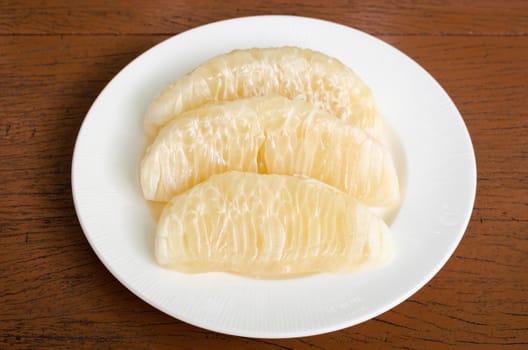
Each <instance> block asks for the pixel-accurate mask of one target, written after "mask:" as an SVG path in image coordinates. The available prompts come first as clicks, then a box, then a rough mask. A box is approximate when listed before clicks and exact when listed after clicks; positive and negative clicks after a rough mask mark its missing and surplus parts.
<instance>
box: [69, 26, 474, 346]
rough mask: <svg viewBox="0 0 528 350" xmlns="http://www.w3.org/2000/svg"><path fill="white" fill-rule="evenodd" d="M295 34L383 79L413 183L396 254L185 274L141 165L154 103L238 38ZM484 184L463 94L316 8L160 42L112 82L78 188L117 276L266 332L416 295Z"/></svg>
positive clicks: (161, 302)
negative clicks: (359, 261)
mask: <svg viewBox="0 0 528 350" xmlns="http://www.w3.org/2000/svg"><path fill="white" fill-rule="evenodd" d="M281 45H293V46H300V47H308V48H311V49H314V50H318V51H321V52H324V53H326V54H328V55H330V56H334V57H336V58H338V59H340V60H341V61H343V62H344V63H345V64H347V65H348V66H349V67H351V68H352V69H353V70H354V71H356V73H358V75H359V76H360V77H361V78H362V79H363V80H364V81H365V82H366V83H367V84H368V85H369V86H370V87H371V88H372V90H373V92H374V95H375V98H376V100H377V102H378V105H379V107H380V109H381V110H382V112H383V114H384V115H385V116H386V118H387V120H388V122H389V123H390V124H391V125H392V127H393V129H394V132H395V134H396V135H397V137H398V139H399V141H400V152H401V154H400V156H399V157H398V161H399V164H400V171H401V172H403V173H404V175H405V183H406V188H405V189H404V196H405V197H404V200H403V203H402V206H401V209H400V211H399V213H398V215H397V217H396V218H395V219H394V221H393V222H392V224H391V227H392V230H393V232H394V236H395V240H396V258H395V259H394V261H393V262H392V263H391V264H390V265H389V266H387V267H385V268H382V269H379V270H369V271H364V272H359V273H353V274H347V275H330V274H328V275H327V274H322V275H315V276H310V277H305V278H297V279H289V280H255V279H249V278H244V277H239V276H235V275H229V274H221V273H214V274H201V275H185V274H181V273H177V272H173V271H168V270H165V269H162V268H160V267H159V266H158V265H157V264H156V262H155V260H154V257H153V235H152V234H153V231H154V225H155V223H154V221H153V220H152V218H151V215H150V212H149V210H148V208H147V206H146V205H145V202H144V201H143V199H142V197H141V194H140V189H139V185H138V180H137V164H138V160H139V158H140V155H141V152H142V149H143V146H144V139H143V129H142V126H143V124H142V123H143V114H144V111H145V108H146V106H147V104H148V102H149V101H150V100H151V99H152V98H153V97H154V96H155V95H156V94H157V93H159V91H160V90H161V89H162V88H163V87H164V86H165V85H166V84H168V83H169V82H170V81H172V80H174V79H176V78H178V77H180V76H182V75H183V74H184V73H186V72H188V71H189V70H191V69H192V68H194V67H196V66H197V65H198V64H200V63H202V62H204V61H206V60H207V59H209V58H211V57H213V56H216V55H218V54H222V53H225V52H228V51H230V50H233V49H235V48H236V49H242V48H250V47H269V46H281ZM475 186H476V166H475V156H474V153H473V147H472V144H471V140H470V137H469V134H468V132H467V130H466V127H465V125H464V122H463V120H462V117H461V116H460V114H459V112H458V111H457V109H456V107H455V105H454V104H453V102H452V101H451V99H450V98H449V96H448V95H447V94H446V93H445V91H444V90H443V89H442V88H441V87H440V85H439V84H438V83H437V82H436V81H435V80H434V79H433V78H432V77H431V76H430V75H429V74H428V73H427V72H426V71H425V70H424V69H422V68H421V67H420V66H419V65H418V64H416V63H415V62H414V61H413V60H411V59H410V58H408V57H407V56H406V55H404V54H403V53H401V52H400V51H398V50H396V49H395V48H393V47H392V46H390V45H388V44H386V43H384V42H382V41H380V40H378V39H376V38H374V37H372V36H370V35H367V34H365V33H363V32H360V31H358V30H355V29H352V28H349V27H345V26H342V25H338V24H335V23H330V22H325V21H321V20H316V19H309V18H301V17H290V16H260V17H247V18H239V19H232V20H227V21H222V22H217V23H213V24H209V25H206V26H202V27H199V28H196V29H193V30H190V31H187V32H185V33H182V34H180V35H177V36H175V37H173V38H170V39H169V40H166V41H164V42H163V43H161V44H159V45H157V46H155V47H153V48H152V49H150V50H149V51H147V52H145V53H144V54H143V55H141V56H139V57H138V58H137V59H135V60H134V61H133V62H131V63H130V64H129V65H128V66H127V67H125V68H124V69H123V70H122V71H121V72H120V73H119V74H118V75H117V76H116V77H115V78H114V79H113V80H112V81H111V82H110V83H109V84H108V86H106V88H105V89H104V90H103V91H102V92H101V94H100V95H99V97H98V98H97V100H96V101H95V102H94V104H93V106H92V108H91V109H90V111H89V112H88V114H87V115H86V119H85V120H84V123H83V125H82V127H81V130H80V132H79V135H78V138H77V143H76V146H75V151H74V155H73V164H72V189H73V197H74V202H75V207H76V210H77V215H78V216H79V221H80V223H81V226H82V228H83V230H84V233H85V234H86V237H87V239H88V241H89V242H90V244H91V245H92V248H93V249H94V250H95V252H96V253H97V255H98V256H99V258H100V259H101V261H102V262H103V263H104V264H105V266H106V267H107V268H108V269H109V270H110V271H111V272H112V274H113V275H114V276H115V277H116V278H117V279H118V280H119V281H121V283H123V284H124V285H125V286H126V287H127V288H128V289H130V290H131V291H132V292H134V293H135V294H136V295H137V296H139V297H140V298H141V299H143V300H145V301H146V302H147V303H149V304H151V305H153V306H154V307H156V308H158V309H159V310H161V311H163V312H166V313H167V314H169V315H172V316H173V317H176V318H178V319H180V320H182V321H185V322H188V323H191V324H194V325H197V326H200V327H203V328H207V329H211V330H214V331H218V332H222V333H228V334H234V335H241V336H249V337H263V338H283V337H298V336H307V335H313V334H319V333H324V332H329V331H334V330H338V329H342V328H345V327H349V326H352V325H355V324H358V323H360V322H363V321H365V320H368V319H370V318H372V317H375V316H377V315H379V314H381V313H383V312H385V311H387V310H389V309H390V308H392V307H394V306H395V305H397V304H398V303H400V302H402V301H403V300H405V299H406V298H408V297H409V296H410V295H412V294H413V293H415V292H416V291H417V290H418V289H419V288H421V287H422V286H423V285H424V284H425V283H427V282H428V281H429V280H430V279H431V278H432V277H433V275H434V274H435V273H437V272H438V270H439V269H440V268H441V267H442V266H443V265H444V263H445V262H446V261H447V259H448V258H449V256H450V255H451V254H452V253H453V251H454V249H455V247H456V246H457V244H458V243H459V241H460V239H461V238H462V235H463V234H464V231H465V228H466V226H467V223H468V220H469V218H470V214H471V211H472V207H473V201H474V197H475Z"/></svg>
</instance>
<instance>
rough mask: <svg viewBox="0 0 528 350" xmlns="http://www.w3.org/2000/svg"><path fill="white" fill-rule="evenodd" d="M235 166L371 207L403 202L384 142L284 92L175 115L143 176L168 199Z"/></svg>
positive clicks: (150, 191) (146, 185) (152, 191)
mask: <svg viewBox="0 0 528 350" xmlns="http://www.w3.org/2000/svg"><path fill="white" fill-rule="evenodd" d="M229 170H239V171H246V172H259V173H274V174H283V175H300V176H307V177H311V178H314V179H317V180H320V181H322V182H324V183H326V184H329V185H331V186H334V187H337V188H338V189H340V190H342V191H344V192H347V193H349V194H351V195H353V196H355V197H357V199H358V200H360V201H361V202H363V203H364V204H367V205H370V206H381V207H387V206H392V205H394V204H397V203H398V202H399V184H398V177H397V174H396V170H395V167H394V164H393V161H392V157H391V154H390V152H389V151H388V150H387V148H386V147H385V146H384V145H382V144H381V143H379V142H378V141H377V140H376V139H374V138H372V137H371V136H369V135H368V134H367V133H365V132H364V131H363V130H362V129H360V128H358V127H355V126H353V125H351V124H349V123H347V122H345V121H343V120H341V119H338V118H337V117H335V116H333V115H331V114H329V113H327V112H325V111H323V110H321V109H319V108H317V107H315V106H313V105H312V104H310V103H307V102H304V101H300V100H289V99H287V98H284V97H281V96H273V97H270V96H266V97H253V98H247V99H240V100H236V101H231V102H224V103H216V104H210V105H205V106H203V107H201V108H198V109H195V110H192V111H189V112H187V113H184V114H182V115H181V116H180V117H178V118H175V119H174V120H173V121H171V122H170V123H169V124H167V125H166V126H165V127H164V128H163V129H162V130H161V131H160V133H159V135H158V136H157V138H156V139H155V140H154V142H153V143H152V145H151V146H149V147H148V148H147V150H146V152H145V155H144V157H143V159H142V161H141V166H140V180H141V186H142V189H143V194H144V196H145V198H146V199H148V200H155V201H167V200H169V199H170V198H172V197H173V196H174V195H176V194H179V193H181V192H183V191H185V190H187V189H189V188H191V187H192V186H194V185H196V184H198V183H200V182H202V181H204V180H206V179H207V178H209V177H210V176H211V175H214V174H219V173H222V172H225V171H229Z"/></svg>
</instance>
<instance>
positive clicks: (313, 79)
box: [145, 47, 381, 138]
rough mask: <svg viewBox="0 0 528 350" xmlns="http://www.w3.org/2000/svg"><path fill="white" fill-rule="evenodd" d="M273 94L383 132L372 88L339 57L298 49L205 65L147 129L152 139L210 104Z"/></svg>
mask: <svg viewBox="0 0 528 350" xmlns="http://www.w3.org/2000/svg"><path fill="white" fill-rule="evenodd" d="M270 94H278V95H282V96H285V97H288V98H292V99H293V98H295V99H302V100H305V101H308V102H310V103H313V104H316V105H319V106H320V107H321V108H323V109H325V110H327V111H328V112H330V113H332V114H334V115H336V116H337V117H339V118H341V119H343V120H345V121H348V122H350V123H351V124H353V125H356V126H359V127H361V128H363V129H365V130H366V131H367V132H369V133H370V134H371V135H373V136H374V137H379V136H380V134H381V125H380V120H379V116H378V112H377V110H376V106H375V103H374V98H373V96H372V93H371V91H370V89H369V88H368V86H366V85H365V84H364V83H363V82H362V81H361V79H360V78H359V77H358V76H357V75H356V74H355V73H354V72H353V71H352V70H351V69H349V68H348V67H346V66H345V65H344V64H343V63H341V62H340V61H338V60H337V59H335V58H332V57H329V56H327V55H324V54H322V53H320V52H317V51H313V50H309V49H300V48H295V47H279V48H254V49H248V50H236V51H233V52H230V53H228V54H224V55H221V56H218V57H216V58H213V59H211V60H210V61H208V62H206V63H204V64H202V65H201V66H199V67H198V68H196V69H195V70H193V71H192V72H191V73H189V74H187V75H185V76H184V77H182V78H181V79H179V80H177V81H175V82H174V83H173V84H171V85H170V86H168V87H167V88H166V89H165V90H164V91H163V92H162V93H161V94H160V95H159V96H158V97H157V98H155V99H154V101H153V102H152V103H151V105H150V106H149V109H148V111H147V114H146V116H145V131H146V134H147V136H148V137H149V138H152V137H153V136H155V135H156V134H157V132H158V131H159V129H160V128H161V127H162V126H164V125H165V124H167V123H168V122H169V121H170V120H171V119H172V118H174V117H177V116H178V115H180V114H181V113H183V112H186V111H188V110H191V109H194V108H197V107H199V106H202V105H203V104H206V103H209V102H215V101H228V100H235V99H238V98H243V97H252V96H264V95H270Z"/></svg>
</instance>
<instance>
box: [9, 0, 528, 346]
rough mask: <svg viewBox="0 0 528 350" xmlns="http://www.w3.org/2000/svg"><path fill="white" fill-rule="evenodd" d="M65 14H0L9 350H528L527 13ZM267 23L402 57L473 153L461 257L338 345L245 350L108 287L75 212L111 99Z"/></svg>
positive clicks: (285, 8)
mask: <svg viewBox="0 0 528 350" xmlns="http://www.w3.org/2000/svg"><path fill="white" fill-rule="evenodd" d="M68 3H69V4H65V2H64V1H58V0H56V1H27V2H19V1H5V0H2V1H0V196H1V201H0V247H1V249H2V253H1V254H0V337H1V339H0V349H85V348H86V349H195V348H206V349H209V348H215V349H447V348H458V347H460V348H464V349H499V348H505V349H526V348H528V270H527V265H528V200H527V198H528V147H527V143H528V102H527V101H528V2H526V1H503V2H497V1H432V2H425V1H423V2H417V1H408V0H406V1H335V2H332V3H331V5H329V4H330V2H329V4H326V2H323V1H314V0H310V1H304V2H300V1H299V2H282V1H276V0H269V1H253V2H243V1H224V2H213V1H206V0H194V1H182V0H177V1H139V0H130V1H126V2H108V1H85V2H68ZM74 4H75V5H74ZM257 14H294V15H304V16H312V17H318V18H322V19H327V20H331V21H336V22H338V23H342V24H345V25H349V26H352V27H356V28H358V29H360V30H364V31H366V32H368V33H371V34H374V35H376V36H378V37H379V38H381V39H382V40H385V41H387V42H388V43H390V44H392V45H394V46H396V47H397V48H399V49H400V50H402V51H403V52H405V53H406V54H408V55H409V56H411V57H412V58H414V59H415V60H416V61H417V62H418V63H420V64H421V65H422V66H423V67H424V68H426V69H427V70H428V71H429V72H430V73H431V74H432V75H433V76H434V77H435V78H436V79H437V80H438V81H439V82H440V84H441V85H442V86H443V87H444V88H445V89H446V91H447V92H448V93H449V94H450V96H451V97H452V98H453V100H454V101H455V103H456V104H457V106H458V108H459V109H460V112H461V113H462V115H463V117H464V120H465V122H466V125H467V127H468V129H469V132H470V134H471V136H472V139H473V144H474V147H475V152H476V157H477V168H478V189H477V198H476V203H475V208H474V211H473V215H472V217H471V221H470V224H469V227H468V229H467V231H466V234H465V236H464V238H463V240H462V242H461V244H460V245H459V247H458V248H457V250H456V251H455V253H454V255H453V256H452V257H451V259H450V260H449V261H448V263H447V264H446V265H445V267H444V268H443V269H442V270H441V271H440V272H439V273H438V274H437V275H436V276H435V277H434V278H433V279H432V280H431V281H430V282H429V283H428V284H427V285H426V286H425V287H424V288H422V289H421V290H420V291H419V292H418V293H416V294H415V295H414V296H412V297H411V298H410V299H409V300H407V301H405V302H404V303H402V304H400V305H399V306H397V307H395V308H394V309H392V310H390V311H388V312H386V313H384V314H382V315H380V316H378V317H376V318H374V319H372V320H370V321H367V322H365V323H363V324H360V325H357V326H355V327H351V328H348V329H344V330H342V331H338V332H333V333H329V334H324V335H320V336H313V337H305V338H298V339H280V340H269V339H248V338H240V337H233V336H227V335H222V334H218V333H214V332H210V331H207V330H203V329H199V328H196V327H193V326H190V325H188V324H186V323H183V322H180V321H178V320H175V319H173V318H171V317H169V316H167V315H165V314H163V313H161V312H159V311H157V310H156V309H154V308H153V307H151V306H149V305H147V304H146V303H144V302H143V301H141V300H140V299H138V298H137V297H135V296H134V295H133V294H132V293H130V292H129V291H128V290H127V289H126V288H125V287H124V286H122V285H121V284H120V283H119V282H118V281H117V280H116V279H114V278H113V277H112V275H111V274H110V273H109V272H108V271H107V270H106V269H105V267H104V266H103V265H102V263H101V262H100V261H99V260H98V259H97V257H96V256H95V254H94V253H93V251H92V250H91V248H90V246H89V244H88V243H87V241H86V239H85V237H84V235H83V233H82V231H81V228H80V226H79V223H78V221H77V218H76V215H75V211H74V208H73V204H72V199H71V188H70V167H71V156H72V150H73V145H74V142H75V137H76V133H77V132H78V129H79V127H80V124H81V122H82V120H83V118H84V116H85V114H86V112H87V110H88V108H89V107H90V105H91V103H92V102H93V100H94V99H95V97H96V96H97V94H98V93H99V92H100V91H101V89H102V88H103V87H104V86H105V84H106V83H107V82H108V81H109V80H110V79H111V78H112V77H113V76H114V75H115V74H116V73H117V72H119V70H120V69H121V68H123V67H124V66H125V65H126V64H127V63H128V62H129V61H131V60H132V59H133V58H134V57H136V56H137V55H139V54H140V53H142V52H143V51H145V50H146V49H148V48H149V47H151V46H153V45H155V44H157V43H158V42H160V41H162V40H164V39H166V38H167V37H169V36H171V35H174V34H178V33H180V32H181V31H183V30H186V29H189V28H192V27H195V26H197V25H201V24H205V23H208V22H211V21H216V20H221V19H226V18H232V17H238V16H246V15H257Z"/></svg>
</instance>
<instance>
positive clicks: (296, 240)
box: [155, 172, 392, 278]
mask: <svg viewBox="0 0 528 350" xmlns="http://www.w3.org/2000/svg"><path fill="white" fill-rule="evenodd" d="M155 253H156V258H157V261H158V262H159V263H160V264H161V265H163V266H166V267H169V268H172V269H176V270H179V271H182V272H187V273H198V272H211V271H223V272H234V273H237V274H242V275H247V276H253V277H266V278H273V277H287V276H293V275H302V274H309V273H318V272H349V271H354V270H357V269H359V268H362V267H365V266H379V265H383V264H384V263H386V262H387V261H388V260H389V259H390V257H391V256H392V238H391V233H390V231H389V229H388V227H387V226H386V225H385V223H384V222H383V220H381V219H379V218H378V217H376V216H375V215H373V214H372V213H370V212H369V210H368V209H367V208H365V207H364V206H362V205H361V204H359V203H358V202H357V201H356V200H355V199H354V198H353V197H352V196H349V195H347V194H344V193H342V192H340V191H338V190H336V189H334V188H332V187H330V186H327V185H325V184H322V183H321V182H318V181H315V180H311V179H301V178H298V177H292V176H284V175H260V174H253V173H240V172H227V173H224V174H221V175H215V176H212V177H211V178H209V179H208V180H207V181H205V182H203V183H201V184H199V185H196V186H195V187H193V188H192V189H190V190H189V191H187V192H185V193H183V194H181V195H179V196H176V197H174V198H173V199H172V200H171V201H170V202H169V203H168V204H167V205H166V207H165V209H164V210H163V212H162V215H161V218H160V221H159V223H158V227H157V232H156V242H155Z"/></svg>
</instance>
